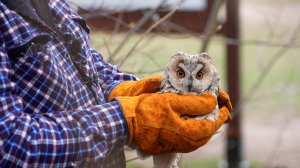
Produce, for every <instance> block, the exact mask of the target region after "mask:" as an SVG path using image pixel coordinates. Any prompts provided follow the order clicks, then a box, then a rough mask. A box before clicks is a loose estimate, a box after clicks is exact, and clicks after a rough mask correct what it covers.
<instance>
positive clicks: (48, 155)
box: [0, 46, 128, 167]
mask: <svg viewBox="0 0 300 168" xmlns="http://www.w3.org/2000/svg"><path fill="white" fill-rule="evenodd" d="M104 69H105V68H104ZM113 72H114V70H112V71H109V72H107V73H113ZM13 73H14V72H13V69H12V68H11V67H10V62H9V59H8V56H7V54H6V53H5V51H4V49H3V47H1V46H0V158H1V159H0V167H71V166H72V167H73V166H74V165H80V164H81V163H84V162H88V161H93V160H100V161H101V160H104V158H105V157H106V156H107V155H109V154H110V153H111V152H112V150H113V149H117V148H120V149H121V148H122V147H123V145H124V144H125V143H126V142H127V139H128V136H127V128H126V123H125V119H124V116H123V114H122V112H121V110H120V109H121V108H120V107H119V105H118V104H117V103H116V102H109V103H105V104H102V105H97V106H93V107H90V108H85V109H74V110H70V111H59V112H52V113H44V114H42V113H35V114H28V113H26V112H25V111H24V110H23V103H22V99H21V97H19V96H17V95H16V94H14V92H15V89H16V87H15V83H14V82H12V81H11V75H12V74H13ZM117 76H118V75H114V76H113V77H112V78H108V79H106V80H105V81H103V82H104V83H105V84H106V85H107V86H106V88H108V87H111V86H112V85H113V82H112V80H113V79H119V80H120V81H121V80H123V78H122V77H119V78H118V77H117ZM120 76H122V75H120ZM125 78H126V77H125Z"/></svg>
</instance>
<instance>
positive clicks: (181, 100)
mask: <svg viewBox="0 0 300 168" xmlns="http://www.w3.org/2000/svg"><path fill="white" fill-rule="evenodd" d="M224 94H225V93H224ZM224 94H223V93H222V95H223V96H222V98H221V100H222V101H221V103H222V104H220V110H219V117H218V119H217V120H216V121H209V120H194V119H186V118H185V117H183V116H184V115H197V116H198V115H205V114H208V113H210V112H211V111H212V110H213V109H214V108H215V106H216V103H217V101H216V99H215V97H214V96H213V95H211V94H208V93H205V94H202V95H201V96H195V95H177V94H173V93H164V94H141V95H139V96H120V97H117V98H116V99H117V100H118V101H119V103H120V105H121V106H122V108H123V111H124V116H125V118H126V121H127V124H128V128H129V133H130V144H134V145H137V146H138V147H139V148H140V149H141V150H142V151H143V152H145V153H149V154H159V153H167V152H191V151H193V150H196V149H197V148H199V147H201V146H202V145H204V144H206V143H207V142H208V140H209V139H210V138H211V137H212V136H213V135H214V134H215V133H216V131H217V130H218V129H219V128H220V127H221V125H222V124H223V123H224V122H225V121H226V120H228V119H229V118H230V114H229V112H230V111H231V110H232V107H231V105H230V101H229V99H228V97H226V96H225V97H224ZM226 99H227V100H226Z"/></svg>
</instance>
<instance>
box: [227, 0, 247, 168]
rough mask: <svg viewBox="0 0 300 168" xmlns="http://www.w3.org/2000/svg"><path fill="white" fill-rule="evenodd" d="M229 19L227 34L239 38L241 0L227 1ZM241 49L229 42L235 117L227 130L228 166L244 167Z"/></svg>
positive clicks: (229, 36) (229, 64)
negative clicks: (239, 103)
mask: <svg viewBox="0 0 300 168" xmlns="http://www.w3.org/2000/svg"><path fill="white" fill-rule="evenodd" d="M226 14H227V20H226V25H225V36H226V37H227V38H232V39H235V40H239V36H240V31H239V0H227V1H226ZM239 54H240V51H239V45H235V44H227V84H228V92H229V95H230V97H231V101H232V104H233V107H234V114H235V115H234V117H233V120H232V121H231V122H230V123H229V126H228V130H227V148H226V150H227V151H226V152H227V165H228V168H240V167H242V164H241V163H242V159H243V158H242V137H241V109H240V108H239V107H237V106H236V105H237V103H238V101H239V99H240V55H239Z"/></svg>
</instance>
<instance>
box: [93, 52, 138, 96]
mask: <svg viewBox="0 0 300 168" xmlns="http://www.w3.org/2000/svg"><path fill="white" fill-rule="evenodd" d="M91 52H92V56H93V60H94V63H95V64H94V65H95V66H96V69H97V73H98V76H99V77H100V81H99V82H100V86H101V88H102V91H103V92H104V96H105V98H106V100H108V96H109V94H110V92H111V90H112V89H113V88H114V87H115V86H117V85H118V84H120V83H121V82H124V81H132V80H137V78H136V77H135V76H133V75H131V74H126V73H122V72H121V71H120V70H119V68H118V67H117V66H116V65H112V64H109V63H106V62H104V61H103V57H102V55H101V54H100V53H98V52H97V51H95V50H93V49H92V50H91Z"/></svg>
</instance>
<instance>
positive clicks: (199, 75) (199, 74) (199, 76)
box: [196, 71, 203, 79]
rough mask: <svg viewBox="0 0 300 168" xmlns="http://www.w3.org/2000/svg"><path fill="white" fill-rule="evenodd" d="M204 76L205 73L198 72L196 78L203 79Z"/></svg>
mask: <svg viewBox="0 0 300 168" xmlns="http://www.w3.org/2000/svg"><path fill="white" fill-rule="evenodd" d="M202 77H203V73H202V72H200V71H199V72H197V74H196V78H197V79H202Z"/></svg>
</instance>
